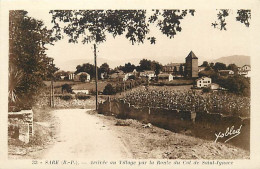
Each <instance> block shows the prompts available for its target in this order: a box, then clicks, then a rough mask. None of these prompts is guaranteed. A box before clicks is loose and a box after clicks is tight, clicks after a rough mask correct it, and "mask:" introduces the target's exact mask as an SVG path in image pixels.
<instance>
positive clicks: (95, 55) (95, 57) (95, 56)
mask: <svg viewBox="0 0 260 169" xmlns="http://www.w3.org/2000/svg"><path fill="white" fill-rule="evenodd" d="M94 60H95V70H96V79H95V83H96V110H97V109H98V88H97V83H98V70H97V51H96V44H94Z"/></svg>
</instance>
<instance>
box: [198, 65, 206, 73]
mask: <svg viewBox="0 0 260 169" xmlns="http://www.w3.org/2000/svg"><path fill="white" fill-rule="evenodd" d="M205 69H206V67H205V66H199V69H198V71H199V72H201V71H203V70H205Z"/></svg>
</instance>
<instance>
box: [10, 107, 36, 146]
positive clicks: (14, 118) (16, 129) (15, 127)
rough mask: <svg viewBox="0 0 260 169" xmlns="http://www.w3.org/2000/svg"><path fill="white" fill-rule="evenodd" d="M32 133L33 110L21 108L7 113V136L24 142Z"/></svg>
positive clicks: (28, 139)
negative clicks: (18, 110)
mask: <svg viewBox="0 0 260 169" xmlns="http://www.w3.org/2000/svg"><path fill="white" fill-rule="evenodd" d="M32 135H33V111H32V110H22V111H20V112H9V113H8V136H9V137H11V138H14V139H19V140H21V141H23V142H25V143H28V142H29V141H30V137H31V136H32Z"/></svg>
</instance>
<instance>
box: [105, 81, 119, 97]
mask: <svg viewBox="0 0 260 169" xmlns="http://www.w3.org/2000/svg"><path fill="white" fill-rule="evenodd" d="M115 93H116V91H115V89H114V87H113V86H112V85H111V84H110V83H109V84H107V85H106V86H105V88H104V90H103V94H104V95H112V94H115Z"/></svg>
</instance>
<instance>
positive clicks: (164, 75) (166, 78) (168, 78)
mask: <svg viewBox="0 0 260 169" xmlns="http://www.w3.org/2000/svg"><path fill="white" fill-rule="evenodd" d="M158 80H159V81H172V80H173V75H172V74H167V73H162V74H159V75H158Z"/></svg>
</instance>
